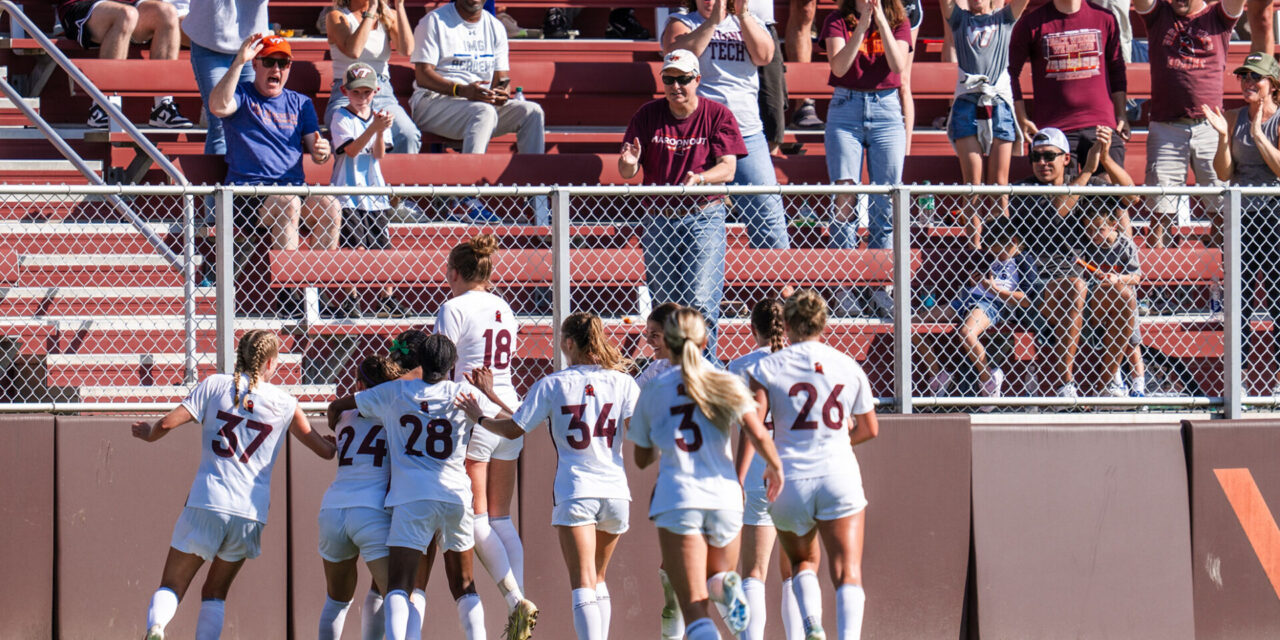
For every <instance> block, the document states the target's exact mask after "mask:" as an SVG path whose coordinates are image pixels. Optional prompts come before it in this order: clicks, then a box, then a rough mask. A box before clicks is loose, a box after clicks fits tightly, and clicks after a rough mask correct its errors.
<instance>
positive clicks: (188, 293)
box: [182, 195, 198, 384]
mask: <svg viewBox="0 0 1280 640" xmlns="http://www.w3.org/2000/svg"><path fill="white" fill-rule="evenodd" d="M196 277H197V272H196V213H195V205H194V199H193V198H192V197H191V196H190V195H184V196H182V298H183V300H182V329H183V336H182V338H183V339H182V351H183V354H184V355H185V358H184V361H185V362H184V364H185V366H184V367H183V369H184V372H183V376H182V377H183V380H184V381H185V382H186V383H187V384H191V383H193V382H195V381H196V378H197V377H198V371H197V366H198V362H197V361H196V344H197V343H196Z"/></svg>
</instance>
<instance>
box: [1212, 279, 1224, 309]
mask: <svg viewBox="0 0 1280 640" xmlns="http://www.w3.org/2000/svg"><path fill="white" fill-rule="evenodd" d="M1209 313H1211V314H1213V315H1220V314H1221V313H1222V280H1221V279H1220V278H1218V277H1217V276H1214V277H1213V281H1212V282H1211V283H1210V284H1209Z"/></svg>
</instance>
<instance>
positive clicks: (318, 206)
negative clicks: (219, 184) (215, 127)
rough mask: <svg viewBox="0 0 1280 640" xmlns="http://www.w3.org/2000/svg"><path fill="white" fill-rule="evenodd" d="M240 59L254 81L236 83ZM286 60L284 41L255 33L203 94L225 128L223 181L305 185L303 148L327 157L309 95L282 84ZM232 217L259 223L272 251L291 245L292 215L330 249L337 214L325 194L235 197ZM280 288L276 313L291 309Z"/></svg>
mask: <svg viewBox="0 0 1280 640" xmlns="http://www.w3.org/2000/svg"><path fill="white" fill-rule="evenodd" d="M248 60H253V72H254V79H253V81H252V82H237V81H238V80H239V78H240V68H241V67H242V66H244V65H245V63H246V62H247V61H248ZM292 61H293V50H292V48H291V47H290V46H289V42H288V41H287V40H285V39H284V38H281V37H280V36H266V37H262V35H261V34H257V33H255V34H253V35H251V36H249V37H248V38H246V39H245V41H244V43H243V44H241V46H240V50H239V51H237V52H236V56H235V58H233V59H232V60H231V64H230V66H229V67H228V68H227V73H226V74H224V75H223V77H222V80H220V81H219V82H218V85H217V86H216V87H214V88H213V92H212V93H211V94H210V95H209V112H210V113H212V114H213V115H214V116H215V117H218V118H222V124H223V126H224V127H225V130H226V136H227V169H228V170H227V183H228V184H259V185H301V184H305V177H304V176H303V172H302V154H303V152H304V151H305V152H307V153H308V154H310V155H311V160H312V162H315V163H316V164H324V163H325V162H328V161H329V155H330V154H329V142H328V141H327V140H325V139H324V138H323V137H321V136H320V133H319V132H320V125H319V122H318V121H317V119H316V110H315V107H314V106H313V105H312V104H311V99H310V98H308V97H306V96H304V95H302V94H300V93H297V92H296V91H292V90H290V89H286V88H284V85H285V83H286V82H287V81H288V80H289V66H290V64H291V63H292ZM255 214H256V216H255ZM236 218H237V220H238V221H244V222H243V223H244V224H246V225H249V226H261V227H264V228H265V229H266V231H267V233H269V234H270V239H271V247H272V248H273V249H288V250H293V249H297V248H298V224H299V221H300V220H301V221H302V222H305V223H306V225H307V227H308V228H309V229H310V230H311V235H312V243H313V244H314V245H316V246H317V247H318V248H321V249H336V248H337V247H338V231H339V228H340V221H341V213H340V211H339V208H338V203H337V202H336V201H335V200H334V199H333V198H329V197H327V196H325V197H309V198H307V201H306V202H302V201H301V199H300V198H298V196H283V195H272V196H266V197H261V198H259V197H252V198H239V197H238V198H237V202H236ZM255 218H256V220H255ZM238 224H239V223H238ZM281 291H282V294H284V295H283V296H282V298H281V303H282V304H281V309H280V310H281V312H283V313H285V314H287V315H293V314H295V313H297V311H298V309H297V308H296V307H295V304H296V301H295V300H294V299H293V298H292V296H290V295H288V294H289V293H290V292H287V291H286V290H281Z"/></svg>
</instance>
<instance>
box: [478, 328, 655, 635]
mask: <svg viewBox="0 0 1280 640" xmlns="http://www.w3.org/2000/svg"><path fill="white" fill-rule="evenodd" d="M560 335H561V340H560V348H561V350H563V352H564V354H565V357H566V359H567V360H568V361H569V365H570V366H569V368H567V369H565V370H563V371H558V372H556V373H553V374H551V375H549V376H547V377H545V378H543V379H541V380H539V381H538V382H537V383H535V384H534V385H533V388H532V389H530V390H529V395H528V397H526V398H525V400H524V403H523V404H521V405H520V409H519V410H517V411H516V412H515V415H510V414H509V413H507V412H505V411H504V412H503V413H501V414H499V416H498V417H497V418H486V417H484V416H483V414H481V413H480V406H479V405H478V404H476V403H475V402H474V400H466V401H464V403H463V405H462V406H463V408H464V409H466V411H467V415H468V416H470V417H472V418H473V419H476V420H477V421H483V422H482V424H483V425H484V426H485V428H487V429H490V430H492V431H494V432H496V433H498V434H501V435H503V436H506V437H508V438H515V437H519V436H522V435H524V434H525V433H526V432H529V431H532V430H533V429H536V428H537V427H538V425H539V424H541V423H542V422H543V421H544V420H550V421H551V442H552V443H553V444H555V447H556V457H557V460H558V462H557V464H556V478H555V488H554V492H553V493H554V499H555V508H554V509H553V510H552V513H551V524H552V525H554V526H555V527H556V528H557V530H558V531H559V535H560V548H561V550H562V551H563V552H564V560H565V564H566V565H567V566H568V569H569V584H570V585H571V586H572V587H573V593H572V599H573V627H574V629H575V630H576V631H577V634H578V640H605V639H606V638H608V637H609V618H610V615H611V612H612V607H611V603H612V601H611V599H610V598H609V589H608V587H607V586H606V585H605V572H606V570H607V569H608V566H609V558H611V557H612V556H613V550H614V548H615V547H616V546H617V544H618V537H619V536H621V535H622V534H623V533H624V532H625V531H626V530H627V528H628V526H629V523H630V509H631V491H630V490H629V489H628V488H627V473H626V469H624V468H623V465H622V440H623V435H624V433H625V432H626V429H627V425H628V424H630V422H631V414H632V412H633V411H635V406H636V399H637V397H639V395H640V388H639V387H637V386H636V383H635V381H634V380H632V379H631V377H630V376H628V375H627V374H626V373H624V371H626V369H627V366H628V365H629V363H628V362H627V361H626V360H625V359H623V357H622V354H621V353H620V352H619V351H618V348H617V347H615V346H613V345H612V344H610V343H609V340H608V338H607V337H606V336H605V333H604V324H603V323H602V322H600V318H599V317H598V316H596V315H595V314H591V313H574V314H571V315H570V316H569V317H568V318H565V320H564V323H562V324H561V325H560ZM478 386H480V388H481V390H482V391H485V388H484V386H483V385H478Z"/></svg>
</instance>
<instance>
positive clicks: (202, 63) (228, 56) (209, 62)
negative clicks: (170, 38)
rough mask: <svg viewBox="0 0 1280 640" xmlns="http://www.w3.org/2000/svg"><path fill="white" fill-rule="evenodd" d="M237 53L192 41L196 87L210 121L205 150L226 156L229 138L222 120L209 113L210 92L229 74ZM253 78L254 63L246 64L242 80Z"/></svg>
mask: <svg viewBox="0 0 1280 640" xmlns="http://www.w3.org/2000/svg"><path fill="white" fill-rule="evenodd" d="M235 58H236V54H234V53H222V52H220V51H214V50H213V49H206V48H204V47H202V46H200V45H198V44H196V43H194V42H192V43H191V70H192V71H194V72H195V76H196V87H197V88H199V89H200V98H201V99H202V100H204V116H205V120H207V121H208V123H209V133H208V134H206V135H205V138H204V152H205V153H210V154H215V155H220V156H224V155H227V140H226V138H225V137H224V136H223V133H222V120H221V119H220V118H217V117H215V116H214V115H213V114H212V113H209V94H211V93H213V88H214V87H216V86H218V83H219V82H221V81H222V76H225V75H227V69H228V68H230V67H231V61H232V60H235ZM251 80H253V67H252V65H249V64H245V65H244V67H242V68H241V69H240V82H248V81H251Z"/></svg>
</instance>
